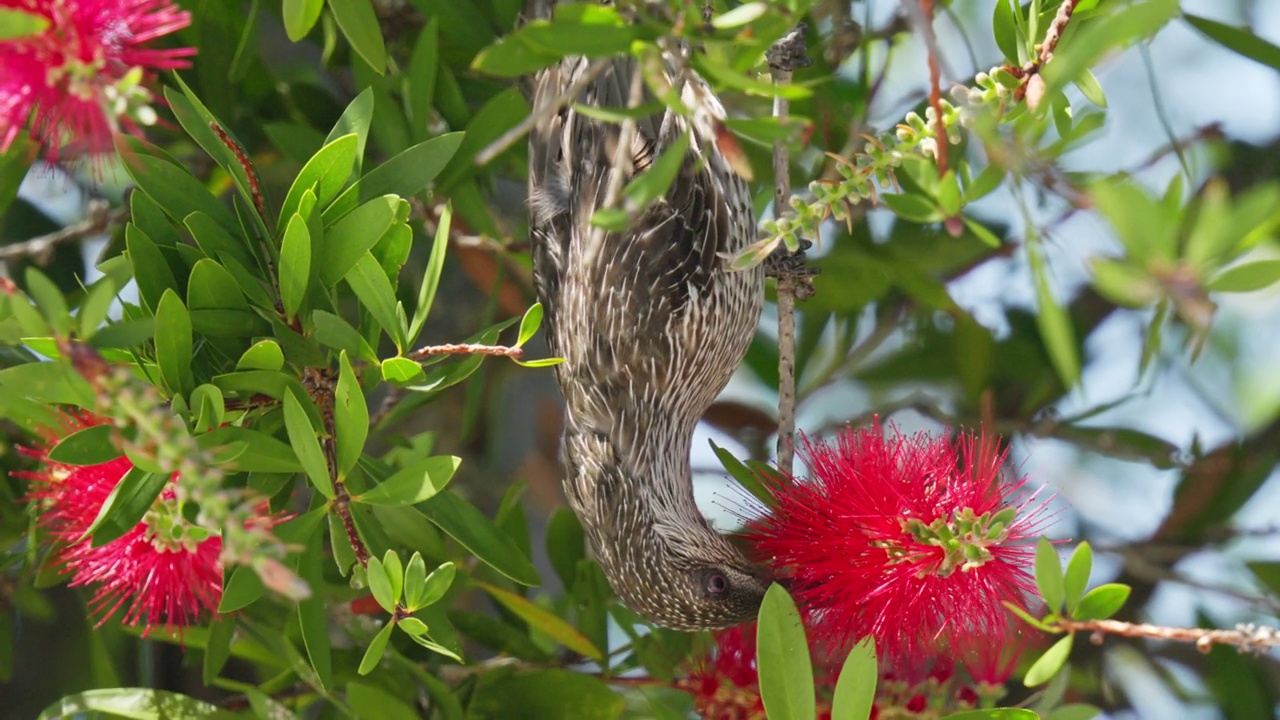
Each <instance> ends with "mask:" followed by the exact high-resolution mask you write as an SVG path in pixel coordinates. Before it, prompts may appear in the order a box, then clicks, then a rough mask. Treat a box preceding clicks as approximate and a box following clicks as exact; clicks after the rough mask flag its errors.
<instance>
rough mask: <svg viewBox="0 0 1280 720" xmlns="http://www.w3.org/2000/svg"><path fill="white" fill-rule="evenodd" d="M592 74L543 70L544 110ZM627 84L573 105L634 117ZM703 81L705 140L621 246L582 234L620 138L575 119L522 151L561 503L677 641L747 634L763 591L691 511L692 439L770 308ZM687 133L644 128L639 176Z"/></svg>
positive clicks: (568, 115)
mask: <svg viewBox="0 0 1280 720" xmlns="http://www.w3.org/2000/svg"><path fill="white" fill-rule="evenodd" d="M589 66H590V61H589V60H586V59H583V58H566V59H565V60H564V61H562V62H561V63H560V64H558V65H556V66H553V67H551V68H548V69H546V70H544V71H542V72H540V73H539V74H538V76H537V78H536V80H535V90H534V107H540V106H541V105H542V104H543V103H545V102H548V101H549V100H550V99H552V98H555V97H557V96H558V95H560V94H561V93H563V92H564V91H565V90H566V89H567V88H568V87H570V86H571V85H572V84H573V83H574V81H575V80H576V79H577V78H578V77H579V76H580V75H581V74H582V73H584V72H586V70H587V68H588V67H589ZM633 71H634V66H633V64H632V61H631V60H630V59H629V58H621V59H617V60H614V61H612V62H611V63H610V65H609V66H608V67H607V68H606V69H605V70H604V72H603V73H601V74H600V75H599V76H598V77H597V78H596V79H595V80H593V81H592V82H590V83H588V84H587V85H586V86H585V88H584V90H583V92H582V94H581V95H580V96H579V97H578V98H577V102H579V103H582V104H585V105H593V106H598V107H624V106H625V105H626V104H627V103H626V98H627V96H628V88H629V83H630V80H631V78H632V76H633ZM693 81H694V82H695V83H696V85H692V84H691V85H687V86H685V87H684V88H683V97H684V101H685V104H686V106H688V107H690V108H695V112H694V117H695V118H697V120H696V121H695V123H696V124H697V125H698V127H697V128H695V132H694V133H692V137H691V146H690V151H689V153H688V155H687V156H686V158H685V161H684V164H683V166H682V167H681V169H680V172H679V175H678V177H677V178H676V180H675V183H674V184H673V185H672V187H671V189H670V190H669V191H668V192H667V194H666V196H665V197H664V198H662V199H660V200H659V201H657V202H655V203H654V204H652V205H651V206H650V207H648V208H647V209H646V210H644V211H643V212H641V213H639V215H638V216H637V217H635V218H634V220H633V222H632V224H631V225H630V227H629V228H628V230H627V231H625V232H619V233H612V232H609V233H603V232H597V231H595V229H594V228H593V227H592V226H591V224H590V220H591V216H592V214H593V213H594V212H595V211H596V210H597V209H599V208H600V207H601V206H602V204H603V203H604V199H605V195H606V188H607V187H608V184H609V177H610V174H611V172H613V169H614V151H615V148H616V146H617V143H618V142H619V132H620V129H619V126H618V125H615V124H610V123H606V122H601V121H598V120H594V119H591V118H589V117H587V116H585V115H582V114H579V113H577V112H575V111H574V109H573V107H572V106H569V107H566V108H563V109H561V110H560V111H559V112H558V113H555V114H552V115H551V116H550V117H548V118H547V119H546V120H545V121H543V122H541V123H539V124H538V125H537V126H535V128H534V130H533V131H532V133H531V134H530V140H529V165H530V167H529V207H530V231H531V235H532V239H533V260H534V276H535V280H536V284H537V291H538V299H539V300H540V301H541V302H542V303H543V305H544V307H545V309H546V313H547V314H546V326H547V332H548V339H549V342H550V345H551V351H552V352H553V353H554V354H556V355H559V356H561V357H564V358H565V362H564V364H562V365H560V366H558V367H557V378H558V380H559V384H560V388H561V391H562V392H563V394H564V397H565V403H566V406H567V410H566V422H565V438H564V442H565V459H566V477H565V482H564V486H565V492H566V494H567V496H568V499H569V503H570V505H571V506H572V507H573V509H574V511H575V512H576V513H577V514H578V517H579V518H580V519H581V520H582V524H583V527H584V528H585V530H586V532H587V535H588V536H589V537H590V539H591V542H592V545H593V547H594V548H595V552H596V557H597V558H598V560H599V562H600V565H601V567H602V568H603V569H604V572H605V575H606V576H607V577H608V578H609V581H610V583H611V584H612V585H613V588H614V590H615V591H616V592H617V594H618V596H619V597H620V598H621V599H622V600H623V602H624V603H626V605H627V606H628V607H630V608H631V609H632V610H633V611H635V612H636V613H638V614H639V615H641V616H643V617H645V618H646V619H649V620H651V621H653V622H655V623H658V624H660V625H664V626H667V627H672V628H677V629H684V630H696V629H709V628H715V627H725V626H729V625H734V624H737V623H740V622H744V621H746V620H750V619H752V618H753V617H754V615H755V612H756V610H757V608H758V606H759V603H760V600H761V598H762V596H763V593H764V588H765V583H764V581H763V579H762V578H761V577H760V576H759V575H758V571H757V569H756V568H755V567H754V566H753V565H752V564H751V563H749V562H748V561H747V560H746V559H745V558H743V557H742V555H741V554H740V553H739V552H738V551H737V550H736V549H735V548H734V547H733V546H732V545H730V543H729V542H728V541H727V540H726V539H725V538H723V537H721V536H720V535H719V534H718V533H716V532H715V531H714V530H712V529H711V528H710V527H709V526H708V525H707V523H706V521H705V520H704V519H703V518H702V516H701V515H700V514H699V512H698V509H697V507H696V505H695V504H694V499H693V489H692V478H691V473H690V467H689V450H690V442H691V439H692V435H693V430H694V426H695V425H696V423H697V422H698V420H699V419H700V418H701V417H702V415H703V413H704V412H705V411H706V410H707V408H708V407H709V406H710V405H711V403H712V401H713V400H714V399H715V398H716V396H717V395H718V394H719V393H720V391H721V390H723V389H724V386H725V384H726V383H727V382H728V381H729V377H730V376H731V375H732V373H733V371H734V369H735V368H736V367H737V365H738V364H739V363H740V362H741V360H742V357H743V355H744V354H745V352H746V349H747V345H748V344H749V343H750V341H751V337H752V335H753V334H754V332H755V328H756V324H757V321H758V320H759V316H760V309H761V305H762V302H763V271H762V270H761V269H760V268H758V267H757V268H756V269H753V270H749V271H745V272H728V271H727V270H726V269H725V262H726V261H725V259H724V258H725V256H726V255H729V254H732V253H735V252H737V251H738V250H741V249H742V248H744V247H746V246H747V245H748V244H750V243H751V242H752V241H753V240H754V239H755V222H754V216H753V213H752V208H751V197H750V194H749V192H748V189H747V187H746V185H745V183H744V182H743V181H742V180H741V178H739V177H738V176H737V175H736V174H735V173H734V172H733V171H732V170H731V169H730V168H729V165H728V164H727V163H726V162H725V160H724V158H723V157H722V156H721V155H720V153H719V151H718V149H717V147H716V144H715V141H714V135H713V131H712V129H711V118H712V117H713V116H719V115H722V114H723V108H721V107H720V104H719V101H718V100H717V99H716V98H715V95H714V94H713V93H712V92H711V91H710V89H709V88H707V87H706V86H705V85H703V84H702V83H701V81H700V80H697V79H696V77H695V78H693ZM673 83H674V84H675V86H676V87H677V88H679V87H681V84H680V83H679V82H678V81H673ZM646 99H648V98H646ZM685 130H686V122H685V120H684V119H683V118H681V117H680V116H678V115H676V114H674V113H671V112H662V113H659V114H655V115H653V116H650V117H646V118H642V119H641V120H639V121H638V122H637V132H636V141H635V142H634V143H633V144H632V148H631V156H632V161H633V163H634V165H635V170H634V172H635V173H639V172H641V171H643V170H644V169H645V168H647V167H648V166H649V165H650V164H651V163H652V162H653V161H655V160H656V159H657V158H658V157H659V156H660V155H661V154H662V152H663V150H665V149H666V148H667V147H668V146H669V145H670V144H671V143H672V142H673V141H675V140H676V139H677V138H678V137H679V136H680V135H681V134H682V133H683V132H684V131H685ZM627 179H628V180H629V179H630V177H629V176H628V178H627ZM722 585H723V587H722Z"/></svg>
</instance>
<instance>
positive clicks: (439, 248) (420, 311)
mask: <svg viewBox="0 0 1280 720" xmlns="http://www.w3.org/2000/svg"><path fill="white" fill-rule="evenodd" d="M452 221H453V204H452V203H446V204H445V206H444V211H443V212H441V213H440V222H439V223H437V224H436V236H435V240H433V241H432V245H431V257H430V258H429V259H428V260H427V267H426V269H425V270H424V271H423V273H422V286H421V287H419V288H418V306H417V309H415V310H414V311H413V322H412V323H410V324H409V342H411V343H415V342H417V341H418V336H419V335H420V334H421V333H422V326H423V325H424V324H426V322H427V315H428V314H429V313H430V312H431V305H432V303H433V302H434V301H435V298H436V290H437V289H438V288H439V287H440V273H441V272H443V271H444V256H445V252H446V251H447V249H448V247H449V228H450V225H451V224H452ZM384 374H385V371H384Z"/></svg>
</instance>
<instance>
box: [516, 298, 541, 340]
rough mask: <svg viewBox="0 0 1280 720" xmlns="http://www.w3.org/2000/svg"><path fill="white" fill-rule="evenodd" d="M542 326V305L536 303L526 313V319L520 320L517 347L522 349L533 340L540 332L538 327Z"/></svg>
mask: <svg viewBox="0 0 1280 720" xmlns="http://www.w3.org/2000/svg"><path fill="white" fill-rule="evenodd" d="M541 325H542V303H540V302H536V303H534V304H532V305H530V306H529V309H528V310H525V311H524V317H522V318H520V335H519V337H518V338H517V339H516V347H521V346H523V345H524V344H525V343H527V342H529V340H530V339H532V338H533V335H534V333H536V332H538V327H539V326H541Z"/></svg>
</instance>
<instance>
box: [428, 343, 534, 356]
mask: <svg viewBox="0 0 1280 720" xmlns="http://www.w3.org/2000/svg"><path fill="white" fill-rule="evenodd" d="M435 355H494V356H498V357H509V358H514V359H517V360H518V359H520V358H522V357H524V349H523V348H520V347H518V346H515V345H477V344H475V343H453V344H446V345H428V346H426V347H423V348H418V349H417V350H414V351H413V352H411V353H409V354H408V355H407V356H406V357H408V358H409V359H410V360H425V359H426V358H429V357H433V356H435Z"/></svg>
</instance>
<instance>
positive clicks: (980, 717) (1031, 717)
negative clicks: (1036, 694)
mask: <svg viewBox="0 0 1280 720" xmlns="http://www.w3.org/2000/svg"><path fill="white" fill-rule="evenodd" d="M1002 1H1003V0H1002ZM942 720H1040V716H1039V715H1037V714H1035V713H1034V712H1033V711H1031V710H1028V709H1026V708H990V709H988V710H965V711H964V712H958V713H954V714H952V715H947V716H946V717H944V718H942Z"/></svg>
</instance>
